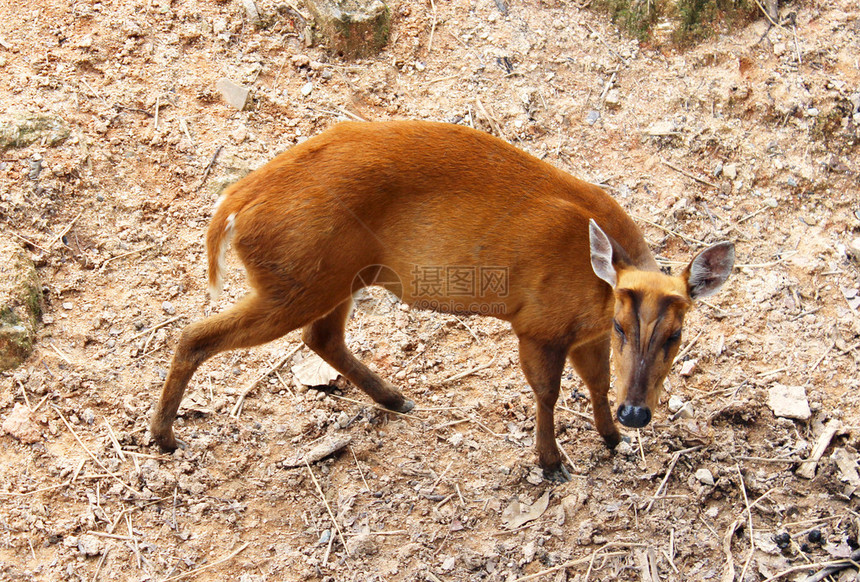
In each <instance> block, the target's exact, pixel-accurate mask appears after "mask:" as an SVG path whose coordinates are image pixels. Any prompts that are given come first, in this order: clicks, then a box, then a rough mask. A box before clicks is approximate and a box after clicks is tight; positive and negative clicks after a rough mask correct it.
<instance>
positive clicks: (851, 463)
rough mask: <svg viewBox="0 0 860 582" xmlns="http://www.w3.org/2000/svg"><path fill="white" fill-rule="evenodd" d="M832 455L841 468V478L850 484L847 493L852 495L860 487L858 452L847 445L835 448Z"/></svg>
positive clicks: (848, 495) (837, 465)
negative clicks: (850, 449) (846, 446)
mask: <svg viewBox="0 0 860 582" xmlns="http://www.w3.org/2000/svg"><path fill="white" fill-rule="evenodd" d="M831 457H832V458H833V461H834V462H835V463H836V467H837V468H838V469H839V478H840V479H841V480H842V481H844V482H845V483H847V484H848V488H847V489H846V491H845V495H846V496H847V497H850V496H851V495H853V494H855V493H856V492H857V489H858V488H860V475H858V473H857V452H856V451H853V450H852V451H849V450H848V449H847V448H845V447H837V448H835V449H833V454H832V455H831Z"/></svg>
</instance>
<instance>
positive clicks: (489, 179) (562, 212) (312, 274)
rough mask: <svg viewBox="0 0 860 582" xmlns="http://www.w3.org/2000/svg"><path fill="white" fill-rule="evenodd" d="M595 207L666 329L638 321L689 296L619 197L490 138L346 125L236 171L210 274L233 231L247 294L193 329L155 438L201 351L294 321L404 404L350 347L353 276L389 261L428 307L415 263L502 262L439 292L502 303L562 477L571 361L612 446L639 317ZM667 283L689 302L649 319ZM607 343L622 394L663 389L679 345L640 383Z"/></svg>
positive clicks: (165, 443)
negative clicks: (593, 244)
mask: <svg viewBox="0 0 860 582" xmlns="http://www.w3.org/2000/svg"><path fill="white" fill-rule="evenodd" d="M589 219H595V220H596V222H597V223H599V225H600V227H601V228H602V229H603V231H605V232H606V234H607V235H609V237H611V238H612V239H613V240H614V241H615V242H616V243H617V245H619V246H620V247H621V248H623V250H624V252H625V253H626V257H625V261H628V262H627V263H625V265H623V268H621V269H620V270H619V284H618V286H619V287H622V286H623V287H624V288H630V289H635V290H637V292H638V293H641V294H642V296H643V302H642V306H641V310H642V311H643V313H644V314H645V315H646V317H645V319H646V320H647V325H650V326H651V328H653V329H656V331H654V332H648V331H647V330H642V333H643V334H646V335H647V333H661V334H662V333H664V332H665V329H669V328H670V327H674V326H676V325H677V326H680V324H681V321H682V319H683V314H684V312H685V311H686V306H689V303H690V302H689V297H688V295H687V289H686V284H685V280H684V278H683V277H669V276H667V275H663V274H661V273H660V272H659V271H658V269H657V266H656V263H655V261H654V259H653V257H652V255H651V253H650V251H649V250H648V248H647V245H646V244H645V241H644V239H643V238H642V235H641V233H640V231H639V229H638V228H637V227H636V225H635V224H634V223H633V221H632V220H631V219H630V218H629V217H628V216H627V214H625V212H624V211H623V210H622V208H621V207H620V206H619V205H618V204H617V203H616V202H615V201H613V200H612V199H611V198H610V197H609V196H607V195H606V193H604V192H603V190H601V189H600V188H598V187H597V186H594V185H591V184H588V183H585V182H583V181H581V180H578V179H576V178H574V177H572V176H570V175H569V174H567V173H564V172H562V171H560V170H557V169H556V168H554V167H552V166H550V165H549V164H546V163H544V162H542V161H540V160H538V159H536V158H534V157H532V156H530V155H528V154H525V153H524V152H522V151H520V150H518V149H516V148H514V147H513V146H511V145H509V144H507V143H505V142H503V141H501V140H499V139H497V138H494V137H492V136H490V135H488V134H486V133H482V132H479V131H475V130H472V129H468V128H465V127H461V126H455V125H450V124H438V123H427V122H415V121H403V122H385V123H342V124H339V125H337V126H335V127H334V128H332V129H330V130H329V131H326V132H325V133H323V134H321V135H319V136H317V137H315V138H313V139H310V140H308V141H306V142H304V143H302V144H300V145H298V146H295V147H294V148H292V149H290V150H289V151H287V152H285V153H283V154H281V155H280V156H278V157H277V158H275V159H274V160H273V161H271V162H270V163H268V164H267V165H265V166H263V167H262V168H260V169H259V170H257V171H256V172H254V173H252V174H250V175H249V176H247V177H246V178H244V179H242V180H241V181H239V182H238V183H236V184H235V185H233V186H232V187H231V188H230V189H229V190H228V191H227V193H226V194H225V197H224V198H223V200H222V201H221V203H220V204H219V206H218V208H217V210H216V212H215V214H214V216H213V218H212V223H211V225H210V227H209V231H208V235H207V248H208V255H209V279H210V283H211V284H213V285H217V282H218V279H219V266H218V257H219V255H220V254H221V252H222V250H223V247H224V246H225V244H226V239H225V236H227V234H228V231H230V230H232V231H233V233H234V238H233V247H234V249H235V251H236V252H237V254H238V256H239V258H240V259H241V260H242V262H243V264H244V265H245V268H246V270H247V275H248V280H249V283H250V285H251V287H252V289H253V290H252V292H251V293H250V294H249V295H248V296H247V297H245V298H244V299H243V300H242V301H240V302H239V303H238V304H237V305H235V306H233V307H232V308H230V309H228V310H226V311H224V312H222V313H219V314H216V315H214V316H212V317H210V318H208V319H205V320H203V321H199V322H196V323H193V324H191V325H189V326H188V327H186V328H185V330H184V331H183V333H182V337H181V339H180V341H179V345H178V347H177V349H176V353H175V355H174V359H173V363H172V365H171V369H170V372H169V375H168V377H167V380H166V382H165V385H164V389H163V391H162V395H161V399H160V401H159V403H158V406H157V408H156V412H155V415H154V416H153V419H152V424H151V428H152V435H153V437H154V439H155V441H156V442H157V443H158V444H159V445H161V446H162V447H163V448H165V449H169V450H170V449H174V448H175V447H176V446H177V444H178V443H177V441H176V439H175V437H174V433H173V428H172V424H173V420H174V418H175V416H176V412H177V410H178V408H179V404H180V401H181V399H182V394H183V392H184V390H185V388H186V386H187V384H188V382H189V380H190V378H191V376H192V375H193V373H194V371H195V370H196V369H197V367H198V366H199V365H200V364H201V363H202V362H203V361H204V360H206V359H207V358H209V357H211V356H212V355H214V354H216V353H218V352H221V351H224V350H229V349H236V348H245V347H250V346H253V345H258V344H261V343H264V342H268V341H271V340H273V339H276V338H277V337H280V336H282V335H284V334H286V333H288V332H289V331H291V330H293V329H296V328H299V327H303V328H304V334H303V339H304V341H305V343H306V344H307V345H308V346H309V347H311V348H312V349H313V350H314V351H316V352H317V353H318V354H319V355H320V356H321V357H322V358H323V359H325V360H326V361H327V362H329V363H330V364H331V365H332V366H333V367H334V368H335V369H337V370H338V371H339V372H341V373H342V374H343V375H344V376H345V377H346V378H348V379H349V380H350V381H351V382H352V383H354V384H355V385H357V386H358V387H359V388H361V389H362V390H364V391H365V392H366V393H368V394H369V395H370V396H371V397H372V398H373V399H374V400H375V401H376V402H378V403H380V404H382V405H383V406H386V407H388V408H390V409H393V410H398V411H408V410H409V409H411V408H412V403H411V402H409V401H408V400H406V399H405V398H404V397H403V395H402V394H401V393H400V392H399V391H398V390H397V389H396V388H395V387H394V386H392V385H391V384H389V383H388V382H386V381H385V380H383V379H381V378H380V377H379V376H377V375H376V374H375V373H374V372H372V371H371V370H370V369H369V368H367V367H366V366H365V365H364V364H362V363H361V362H360V361H359V360H357V359H356V358H355V357H354V356H353V355H352V354H351V353H350V352H349V351H348V349H347V347H346V345H345V342H344V327H345V325H346V320H347V318H348V315H349V311H350V307H351V296H352V294H353V292H354V291H356V289H357V288H358V287H361V286H362V283H359V284H356V281H361V280H362V276H361V273H365V272H367V270H368V269H374V268H375V267H374V266H379V265H382V266H384V268H385V269H387V272H389V273H394V274H396V276H397V277H399V278H400V280H401V282H402V283H403V284H402V300H403V301H404V302H406V303H409V304H415V305H418V306H423V305H426V304H427V299H428V296H426V294H425V295H422V294H421V293H420V292H419V290H418V289H417V287H416V285H414V283H415V281H414V279H415V276H416V275H415V273H416V272H419V271H420V269H421V268H436V267H443V268H447V267H468V268H474V269H476V272H478V270H480V269H483V268H495V267H499V268H502V269H504V270H505V272H506V278H505V281H506V283H507V286H506V289H501V288H498V287H497V288H493V289H490V290H488V291H487V292H486V293H484V294H482V296H477V292H476V293H474V294H473V295H474V296H472V297H468V298H467V300H466V301H463V302H462V303H463V304H464V305H461V304H460V303H458V302H459V301H460V300H461V299H462V297H459V296H455V295H454V294H453V293H450V292H449V293H445V292H444V290H438V289H437V290H436V291H438V293H435V294H433V295H432V296H431V297H429V298H430V299H432V301H433V302H436V304H443V305H448V306H449V307H450V306H454V307H453V308H454V310H457V311H461V312H464V313H485V312H488V311H489V309H490V307H491V306H494V307H495V309H496V311H500V313H495V315H496V316H497V317H500V318H501V319H504V320H507V321H509V322H510V323H511V325H512V327H513V330H514V332H515V333H516V334H517V336H518V338H519V342H520V358H521V362H522V368H523V371H524V373H525V375H526V378H527V379H528V382H529V384H530V385H531V386H532V388H533V390H534V392H535V394H536V397H537V423H536V424H537V428H536V435H537V437H536V441H537V453H538V458H539V462H540V465H541V466H542V467H543V468H544V470H545V472H546V473H547V475H548V476H550V477H553V478H562V479H563V478H565V471H564V469H563V467H562V465H561V457H560V455H559V450H558V447H557V446H556V442H555V436H554V428H553V424H554V421H553V410H554V406H555V402H556V399H557V397H558V392H559V384H560V379H561V375H562V372H563V368H564V363H565V360H566V358H569V359H570V361H571V363H572V364H573V366H574V367H575V369H576V371H577V372H578V373H579V375H580V376H581V377H582V379H583V380H584V382H585V383H586V385H587V386H588V388H589V390H590V392H591V398H592V402H593V405H594V417H595V424H596V428H597V430H598V432H599V433H600V434H601V435H602V436H603V438H604V439H605V441H606V444H607V445H608V446H610V447H614V446H615V445H616V444H617V443H618V442H619V440H620V434H619V432H618V429H617V428H616V426H615V423H614V421H613V419H612V414H611V411H610V408H609V402H608V399H607V392H608V390H609V352H610V335H611V331H612V329H613V326H612V321H613V317H615V318H616V319H618V318H621V319H624V318H625V317H628V318H629V314H627V315H625V312H624V309H625V307H624V305H625V303H624V302H623V301H621V300H616V293H614V292H613V289H612V287H611V286H610V285H608V284H606V283H605V282H603V281H601V280H600V279H599V278H598V277H597V276H596V275H595V272H594V271H593V270H592V267H591V264H590V253H591V251H590V245H589V234H588V233H589V226H588V225H589ZM416 269H418V270H419V271H416ZM666 295H677V296H678V297H679V298H681V299H682V300H683V301H679V302H677V305H676V304H675V303H673V304H672V306H670V308H669V309H668V310H666V317H663V318H661V319H659V320H656V321H655V320H654V319H655V318H654V317H652V315H653V313H654V311H655V309H656V306H657V305H658V304H659V302H660V301H661V297H663V296H666ZM431 304H433V303H431ZM649 318H650V319H649ZM664 328H665V329H664ZM646 335H643V336H642V337H643V338H645V337H646ZM612 342H613V343H614V344H617V343H618V338H617V337H614V336H613V339H612ZM614 347H615V350H616V356H615V363H616V367H617V369H618V372H619V378H621V379H622V381H621V386H620V389H619V401H622V400H624V399H625V398H634V399H635V400H636V402H639V401H642V402H646V401H647V405H648V406H651V407H653V406H654V405H655V404H656V398H657V395H656V394H658V393H655V392H654V391H653V390H651V388H649V386H651V385H652V384H653V382H654V381H655V380H656V379H657V378H658V377H659V380H660V381H662V377H664V376H665V373H666V372H667V371H668V365H669V364H671V358H672V357H674V354H675V352H676V351H677V345H676V346H674V348H673V349H672V350H670V352H671V353H669V354H668V355H667V357H665V358H662V357H661V359H660V361H659V362H658V363H657V364H654V365H653V366H649V367H648V370H645V371H641V370H640V373H639V376H642V374H643V373H644V374H645V375H646V376H647V379H645V380H642V379H641V378H639V376H637V378H639V379H640V380H641V382H640V383H639V384H636V385H631V386H632V387H631V386H628V385H627V382H628V380H627V378H633V376H634V373H633V371H632V369H631V368H630V363H629V362H627V361H626V360H625V358H624V351H623V350H621V349H620V346H619V345H614ZM628 352H629V350H628ZM661 354H662V352H661ZM666 362H669V364H666ZM643 386H644V387H645V388H642V387H643Z"/></svg>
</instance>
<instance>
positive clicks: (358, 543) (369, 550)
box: [346, 534, 379, 557]
mask: <svg viewBox="0 0 860 582" xmlns="http://www.w3.org/2000/svg"><path fill="white" fill-rule="evenodd" d="M346 545H347V547H348V548H349V553H350V554H351V555H352V556H354V557H355V556H357V557H362V556H372V555H374V554H376V553H377V552H378V551H379V548H378V547H377V545H376V541H375V540H374V539H373V536H371V535H370V534H359V535H357V536H355V537H354V538H352V539H350V540H348V541H347V542H346Z"/></svg>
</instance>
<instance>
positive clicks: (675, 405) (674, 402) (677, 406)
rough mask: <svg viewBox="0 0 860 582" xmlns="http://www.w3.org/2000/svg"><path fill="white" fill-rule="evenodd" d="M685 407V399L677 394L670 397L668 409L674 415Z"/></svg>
mask: <svg viewBox="0 0 860 582" xmlns="http://www.w3.org/2000/svg"><path fill="white" fill-rule="evenodd" d="M683 406H684V399H683V398H681V397H680V396H678V395H677V394H673V395H672V396H670V397H669V404H668V408H669V412H671V413H672V414H675V413H676V412H678V411H679V410H681V408H683Z"/></svg>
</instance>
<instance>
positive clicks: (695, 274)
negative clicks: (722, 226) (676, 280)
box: [682, 242, 735, 299]
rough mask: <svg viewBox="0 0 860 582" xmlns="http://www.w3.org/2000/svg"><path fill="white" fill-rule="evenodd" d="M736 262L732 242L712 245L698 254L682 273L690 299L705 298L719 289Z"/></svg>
mask: <svg viewBox="0 0 860 582" xmlns="http://www.w3.org/2000/svg"><path fill="white" fill-rule="evenodd" d="M734 264H735V245H734V244H732V243H730V242H721V243H717V244H715V245H711V246H709V247H708V248H706V249H705V250H703V251H702V252H700V253H699V254H698V255H696V256H695V257H694V258H693V260H692V261H690V264H689V265H688V266H687V269H686V270H685V271H684V274H683V275H682V277H684V278H685V279H686V280H687V291H688V293H689V294H690V299H704V298H705V297H710V296H711V295H713V294H714V293H716V292H717V291H719V289H720V287H722V286H723V283H725V282H726V279H728V278H729V274H730V273H731V272H732V267H734Z"/></svg>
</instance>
